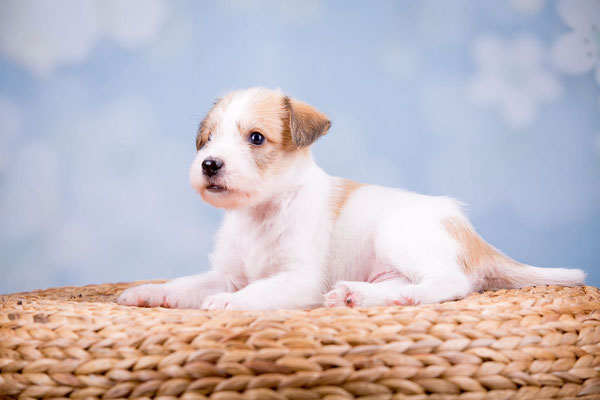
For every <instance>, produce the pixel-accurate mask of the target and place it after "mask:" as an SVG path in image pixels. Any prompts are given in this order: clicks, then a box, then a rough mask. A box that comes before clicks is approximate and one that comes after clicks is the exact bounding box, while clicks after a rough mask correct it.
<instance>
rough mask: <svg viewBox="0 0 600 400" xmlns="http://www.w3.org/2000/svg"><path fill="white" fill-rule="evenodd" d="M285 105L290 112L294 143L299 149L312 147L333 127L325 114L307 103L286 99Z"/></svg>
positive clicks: (284, 100)
mask: <svg viewBox="0 0 600 400" xmlns="http://www.w3.org/2000/svg"><path fill="white" fill-rule="evenodd" d="M283 105H284V107H285V108H286V109H287V110H288V112H289V118H290V134H291V136H292V142H293V143H294V145H296V146H298V147H305V146H310V145H311V144H312V143H313V142H314V141H315V140H317V139H318V138H320V137H321V136H323V135H324V134H326V133H327V131H328V130H329V127H330V126H331V121H329V118H327V116H326V115H325V114H323V113H322V112H320V111H318V110H317V109H316V108H314V107H312V106H309V105H308V104H306V103H303V102H301V101H298V100H294V99H290V98H289V97H285V98H284V99H283Z"/></svg>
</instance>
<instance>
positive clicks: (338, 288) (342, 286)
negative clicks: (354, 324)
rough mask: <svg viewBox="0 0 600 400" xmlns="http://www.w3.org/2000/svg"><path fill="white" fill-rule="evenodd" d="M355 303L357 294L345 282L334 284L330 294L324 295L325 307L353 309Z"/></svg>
mask: <svg viewBox="0 0 600 400" xmlns="http://www.w3.org/2000/svg"><path fill="white" fill-rule="evenodd" d="M357 302H358V297H357V294H356V293H355V291H353V290H352V289H350V287H349V286H348V284H347V283H345V282H338V283H336V285H335V286H334V287H333V289H332V290H331V291H330V292H328V293H325V303H324V306H325V307H354V306H356V305H357Z"/></svg>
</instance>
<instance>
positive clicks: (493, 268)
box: [442, 217, 585, 289]
mask: <svg viewBox="0 0 600 400" xmlns="http://www.w3.org/2000/svg"><path fill="white" fill-rule="evenodd" d="M442 224H443V226H444V228H446V230H447V231H448V233H449V234H450V235H451V236H452V237H453V238H454V239H455V240H456V242H457V243H458V244H459V245H460V247H461V248H462V252H461V253H460V255H459V258H458V261H459V264H461V265H462V266H463V268H464V270H465V271H466V272H467V273H469V274H471V276H472V277H473V278H474V279H475V280H476V281H477V282H478V283H479V284H478V285H476V286H477V287H480V288H484V289H516V288H520V287H523V286H534V285H563V286H575V285H581V284H582V283H583V281H584V280H585V273H584V272H583V271H582V270H580V269H568V268H539V267H533V266H531V265H526V264H522V263H520V262H517V261H515V260H513V259H512V258H510V257H508V256H507V255H505V254H504V253H502V252H501V251H500V250H498V249H496V248H495V247H493V246H491V245H489V244H488V243H486V242H485V241H484V240H483V239H482V238H481V237H480V236H479V235H478V234H477V233H476V232H475V230H474V229H473V227H472V226H471V224H469V222H468V221H467V220H466V219H465V218H461V217H455V218H449V219H445V220H443V221H442Z"/></svg>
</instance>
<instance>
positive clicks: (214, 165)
mask: <svg viewBox="0 0 600 400" xmlns="http://www.w3.org/2000/svg"><path fill="white" fill-rule="evenodd" d="M222 166H223V161H221V160H219V159H218V158H207V159H206V160H204V161H202V172H204V175H208V176H213V175H216V174H217V172H219V170H220V169H221V167H222Z"/></svg>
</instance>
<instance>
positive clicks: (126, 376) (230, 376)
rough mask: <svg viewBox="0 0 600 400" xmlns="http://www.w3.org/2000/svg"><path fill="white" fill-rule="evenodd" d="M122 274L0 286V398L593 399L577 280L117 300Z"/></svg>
mask: <svg viewBox="0 0 600 400" xmlns="http://www.w3.org/2000/svg"><path fill="white" fill-rule="evenodd" d="M139 283H141V282H136V283H135V284H139ZM131 285H133V283H127V284H125V283H119V284H105V285H96V286H84V287H64V288H56V289H48V290H41V291H34V292H30V293H17V294H11V295H3V296H0V398H19V399H21V398H102V399H113V398H152V397H155V398H162V399H172V398H184V399H213V400H226V399H227V400H229V399H232V400H237V399H331V400H334V399H347V398H364V399H373V400H375V399H405V398H406V399H422V398H426V397H427V398H433V399H436V398H437V399H447V398H448V399H450V398H459V399H513V398H514V399H536V400H540V399H551V398H580V399H581V398H584V399H592V398H593V399H599V398H600V346H599V343H600V291H599V290H598V289H597V288H594V287H590V286H580V287H567V288H565V287H558V286H539V287H527V288H523V289H519V290H499V291H489V292H484V293H473V294H471V295H469V296H468V297H467V298H465V299H463V300H460V301H452V302H446V303H443V304H433V305H422V306H409V307H398V306H394V307H380V308H318V309H314V310H280V311H203V310H174V309H173V310H172V309H165V308H137V307H124V306H119V305H117V304H116V303H115V299H116V297H117V296H118V295H119V293H120V292H121V291H122V290H123V289H125V288H127V287H129V286H131Z"/></svg>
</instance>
